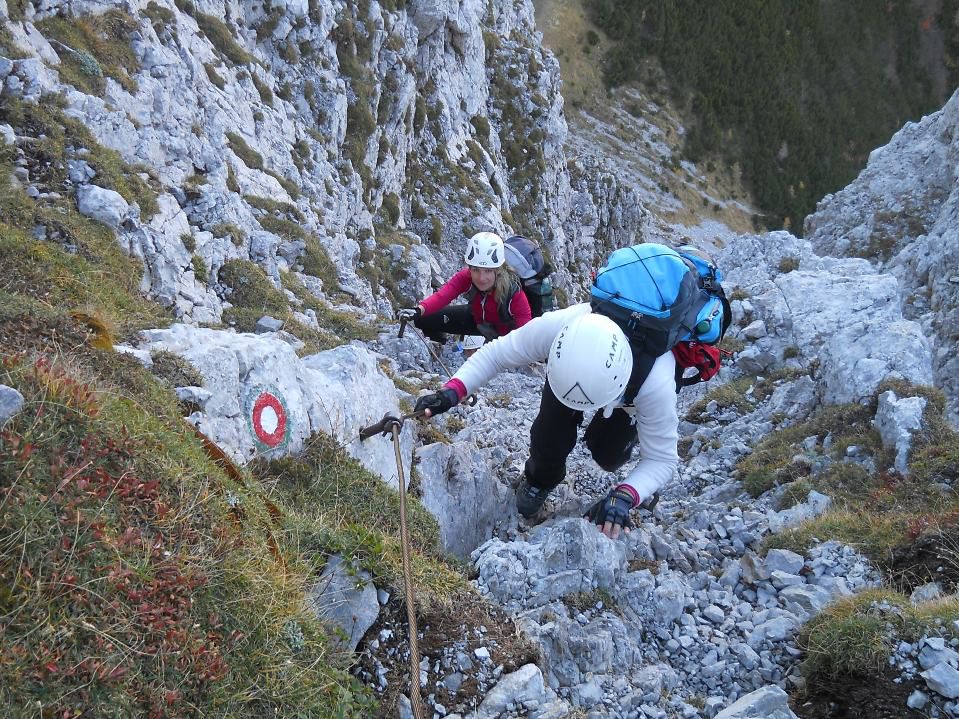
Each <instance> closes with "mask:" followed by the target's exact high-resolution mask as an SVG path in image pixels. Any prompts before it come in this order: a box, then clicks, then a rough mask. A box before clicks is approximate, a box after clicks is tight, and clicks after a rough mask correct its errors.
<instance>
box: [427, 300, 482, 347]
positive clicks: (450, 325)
mask: <svg viewBox="0 0 959 719" xmlns="http://www.w3.org/2000/svg"><path fill="white" fill-rule="evenodd" d="M413 324H414V325H415V326H416V327H418V328H419V329H420V330H422V331H423V334H424V335H426V336H427V337H429V338H430V339H431V340H433V341H434V342H445V341H446V334H447V333H449V334H453V335H483V336H484V337H486V339H492V338H495V337H496V331H495V330H493V328H492V326H490V325H484V326H483V327H478V326H477V324H476V320H475V319H474V318H473V312H472V310H470V306H469V305H448V306H446V307H444V308H443V309H441V310H440V311H439V312H434V313H433V314H431V315H426V316H425V317H417V318H416V319H415V320H413ZM490 331H492V332H493V336H492V338H491V337H488V336H487V335H488V334H489V332H490Z"/></svg>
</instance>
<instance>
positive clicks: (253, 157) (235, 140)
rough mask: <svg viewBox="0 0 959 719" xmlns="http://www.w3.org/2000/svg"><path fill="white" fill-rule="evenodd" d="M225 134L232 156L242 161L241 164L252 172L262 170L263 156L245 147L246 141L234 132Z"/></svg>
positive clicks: (247, 146)
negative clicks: (252, 170)
mask: <svg viewBox="0 0 959 719" xmlns="http://www.w3.org/2000/svg"><path fill="white" fill-rule="evenodd" d="M225 134H226V139H227V142H228V143H229V145H230V149H231V150H232V151H233V154H235V155H236V156H237V157H239V158H240V159H241V160H243V164H245V165H246V166H247V167H249V168H251V169H254V170H262V169H263V156H262V155H260V153H259V152H257V151H256V150H254V149H253V148H252V147H250V146H249V145H247V144H246V140H244V139H243V138H242V137H240V136H239V135H237V134H236V133H235V132H227V133H225Z"/></svg>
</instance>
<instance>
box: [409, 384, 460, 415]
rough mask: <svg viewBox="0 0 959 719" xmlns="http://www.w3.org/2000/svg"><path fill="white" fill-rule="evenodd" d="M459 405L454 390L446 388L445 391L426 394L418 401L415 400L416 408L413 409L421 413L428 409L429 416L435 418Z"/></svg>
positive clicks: (458, 397) (457, 396)
mask: <svg viewBox="0 0 959 719" xmlns="http://www.w3.org/2000/svg"><path fill="white" fill-rule="evenodd" d="M459 403H460V396H459V395H458V394H457V393H456V390H455V389H450V388H448V387H447V388H446V389H441V390H440V391H439V392H435V393H434V394H428V395H424V396H423V397H420V398H419V399H418V400H416V407H414V410H415V411H417V412H421V411H422V410H424V409H428V410H429V411H430V415H431V416H435V415H438V414H443V412H446V411H448V410H450V409H451V408H453V407H455V406H456V405H458V404H459Z"/></svg>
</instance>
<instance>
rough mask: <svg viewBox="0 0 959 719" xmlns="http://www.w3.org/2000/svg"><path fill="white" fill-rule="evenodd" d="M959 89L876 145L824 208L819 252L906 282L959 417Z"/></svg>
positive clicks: (906, 295) (815, 228)
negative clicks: (862, 261) (860, 260)
mask: <svg viewBox="0 0 959 719" xmlns="http://www.w3.org/2000/svg"><path fill="white" fill-rule="evenodd" d="M957 157H959V94H954V95H953V96H952V97H951V98H950V99H949V101H948V102H947V103H946V104H945V106H944V107H943V108H942V109H941V110H939V111H938V112H935V113H932V114H930V115H927V116H926V117H924V118H922V120H920V121H919V122H910V123H907V124H906V125H905V127H903V128H902V129H901V130H900V131H899V132H897V133H896V134H895V135H894V136H893V138H892V139H891V140H890V141H889V143H888V144H887V145H885V146H884V147H880V148H878V149H876V150H874V151H873V152H872V153H871V154H870V156H869V162H868V164H867V165H866V168H865V169H864V170H863V171H862V172H861V173H860V174H859V177H857V178H856V179H855V180H854V181H853V182H851V183H850V184H849V185H847V186H846V187H845V188H843V189H842V190H840V191H839V192H836V193H834V194H832V195H827V196H826V197H825V198H823V200H822V201H821V202H820V203H819V204H818V205H817V206H816V212H815V213H813V214H812V215H810V216H809V217H808V218H807V219H806V224H805V228H804V229H805V235H806V237H807V238H808V239H809V241H810V242H811V243H812V246H813V247H814V248H815V249H816V251H817V252H820V253H823V254H830V255H837V256H838V255H848V256H854V257H864V258H867V259H868V260H869V261H870V262H871V263H873V264H875V265H876V266H877V267H879V268H881V269H883V270H884V271H887V272H890V273H891V274H893V275H894V276H895V277H896V278H897V279H898V280H899V285H900V289H899V294H898V299H899V301H900V303H901V305H902V308H903V312H904V314H905V316H906V317H907V318H908V319H911V320H915V321H917V322H918V323H919V324H920V325H921V327H922V329H923V332H924V334H925V335H926V336H927V337H928V338H929V340H930V342H931V344H932V352H933V354H932V360H933V377H932V380H934V381H935V383H936V385H937V386H940V387H942V388H943V389H944V390H945V391H946V395H947V397H948V400H949V406H950V409H951V412H952V415H953V418H954V419H956V418H959V379H957V372H956V370H957V368H959V357H957V353H956V341H957V340H956V337H957V335H956V333H955V331H954V329H953V328H954V327H955V325H956V322H957V321H959V273H957V271H956V268H957V267H959V235H957V234H956V233H957V229H956V228H957V220H959V209H957V208H959V205H957V198H959V175H957V170H956V168H957V166H959V165H957Z"/></svg>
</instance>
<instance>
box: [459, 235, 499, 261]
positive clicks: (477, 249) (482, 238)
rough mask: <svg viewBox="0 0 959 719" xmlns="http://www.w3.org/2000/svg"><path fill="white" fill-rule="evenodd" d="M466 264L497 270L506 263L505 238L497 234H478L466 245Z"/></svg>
mask: <svg viewBox="0 0 959 719" xmlns="http://www.w3.org/2000/svg"><path fill="white" fill-rule="evenodd" d="M465 257H466V264H468V265H469V266H470V267H486V268H489V269H495V268H496V267H502V265H503V263H504V262H505V261H506V253H505V252H504V250H503V238H501V237H500V236H499V235H497V234H496V233H495V232H477V233H476V234H475V235H473V236H472V237H470V238H469V242H467V243H466V255H465Z"/></svg>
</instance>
